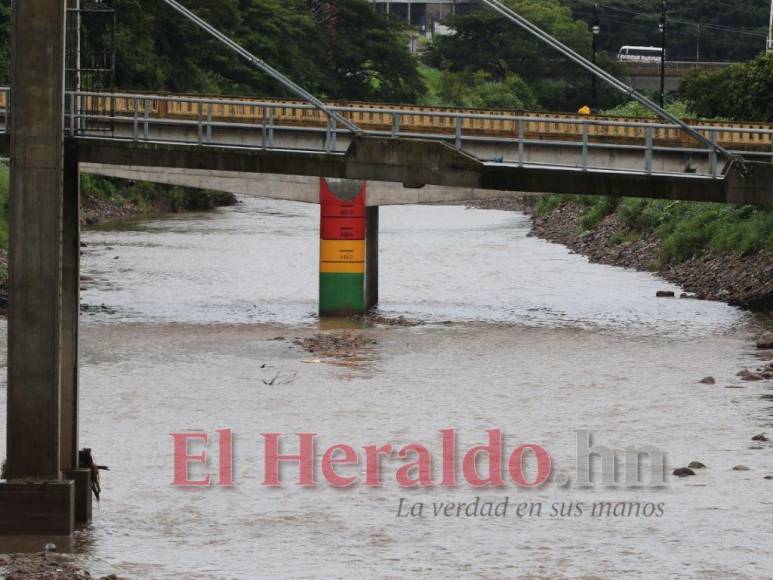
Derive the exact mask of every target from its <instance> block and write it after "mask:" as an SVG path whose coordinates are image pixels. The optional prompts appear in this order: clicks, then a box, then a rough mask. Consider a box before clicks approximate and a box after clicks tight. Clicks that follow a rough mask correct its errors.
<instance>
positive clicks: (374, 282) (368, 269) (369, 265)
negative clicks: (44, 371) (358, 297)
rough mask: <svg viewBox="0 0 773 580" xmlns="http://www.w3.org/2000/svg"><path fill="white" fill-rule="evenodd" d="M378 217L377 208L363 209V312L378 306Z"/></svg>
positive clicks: (373, 206)
mask: <svg viewBox="0 0 773 580" xmlns="http://www.w3.org/2000/svg"><path fill="white" fill-rule="evenodd" d="M378 217H379V206H377V205H372V206H367V207H366V209H365V220H366V221H365V310H370V309H371V308H374V307H375V306H376V305H378Z"/></svg>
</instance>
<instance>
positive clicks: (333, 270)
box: [319, 262, 365, 274]
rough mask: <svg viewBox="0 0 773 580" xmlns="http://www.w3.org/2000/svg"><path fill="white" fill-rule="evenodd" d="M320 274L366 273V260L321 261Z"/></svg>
mask: <svg viewBox="0 0 773 580" xmlns="http://www.w3.org/2000/svg"><path fill="white" fill-rule="evenodd" d="M319 272H320V274H364V273H365V262H320V264H319Z"/></svg>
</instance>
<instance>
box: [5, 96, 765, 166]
mask: <svg viewBox="0 0 773 580" xmlns="http://www.w3.org/2000/svg"><path fill="white" fill-rule="evenodd" d="M8 97H9V89H8V88H7V87H2V88H0V115H2V116H3V117H5V112H6V106H7V103H8V102H9V101H8ZM65 109H66V119H65V127H66V131H67V133H68V134H70V135H72V136H81V137H105V136H106V134H105V133H106V129H105V128H106V127H109V128H110V137H109V138H114V139H119V140H128V141H153V142H164V141H166V142H183V143H188V144H200V145H211V144H217V145H223V146H234V147H245V148H247V147H252V148H259V149H274V148H277V147H276V145H275V135H276V133H277V132H280V131H282V132H287V133H292V132H306V133H312V134H318V135H320V136H321V137H322V138H321V139H320V146H319V147H318V148H313V149H312V150H313V151H319V152H326V153H336V152H339V153H341V152H342V150H341V149H339V147H338V145H339V139H338V137H339V136H344V137H348V136H349V135H350V133H351V132H350V131H349V130H348V129H347V128H345V127H340V126H338V124H337V123H336V120H335V119H334V118H333V117H331V116H330V115H328V114H326V113H324V112H323V111H320V110H319V109H317V108H315V107H313V106H312V105H310V104H307V103H303V102H299V101H283V100H247V99H228V98H214V97H194V96H173V95H149V94H134V93H115V94H107V93H94V92H78V93H76V92H68V93H66V96H65ZM330 109H331V110H332V111H335V112H336V113H338V114H340V115H341V116H343V117H345V118H347V119H351V120H352V121H353V122H354V123H356V124H357V125H358V126H359V127H361V128H362V129H363V131H364V134H366V135H373V136H379V137H384V136H387V137H405V138H425V139H438V140H442V141H445V142H447V143H449V144H450V145H452V146H454V147H455V148H456V149H458V150H462V151H464V150H465V146H466V145H470V144H473V143H476V144H481V143H490V144H492V145H508V146H509V147H508V149H509V150H511V151H513V158H508V159H505V158H497V159H483V160H482V161H497V162H501V163H511V164H516V165H519V166H526V165H535V164H534V163H532V162H529V161H527V158H526V152H525V148H526V147H527V146H539V147H548V148H549V147H553V148H557V147H563V148H572V149H577V151H578V157H577V163H576V165H574V167H578V168H580V169H584V170H586V169H604V167H593V166H592V165H591V164H590V161H589V154H590V152H591V151H592V150H594V149H617V150H621V151H622V150H625V151H629V152H630V151H637V152H639V153H641V159H642V163H641V167H640V169H639V170H640V171H641V172H642V173H645V174H651V173H653V172H654V170H653V166H654V161H655V158H656V156H657V154H658V153H673V152H682V153H689V154H692V155H696V156H704V157H703V158H704V159H707V166H708V168H709V172H708V174H707V175H711V176H713V177H718V176H719V175H720V174H721V167H720V164H719V161H718V159H717V154H716V152H715V151H713V150H708V149H706V148H704V147H702V146H700V145H699V144H698V143H697V142H696V141H695V140H694V139H692V138H691V137H689V136H686V135H685V134H684V132H683V130H682V129H681V128H680V127H678V126H676V125H672V124H668V123H662V122H658V121H656V120H650V119H634V120H630V119H627V120H626V119H620V118H610V117H600V116H588V117H576V116H575V117H572V116H570V115H566V114H553V113H527V112H524V113H522V114H520V113H518V114H512V113H506V112H501V111H498V112H497V111H482V112H476V111H472V110H460V109H440V108H429V107H411V106H405V105H404V106H395V107H391V106H383V105H368V104H353V105H348V104H344V105H342V104H337V105H331V107H330ZM163 127H167V128H169V127H176V128H179V129H181V130H184V132H185V135H184V137H183V138H182V141H181V140H180V138H177V139H169V138H165V137H164V136H163V135H160V134H159V131H158V130H157V129H158V128H163ZM116 128H120V129H121V131H119V133H120V135H116V134H115V133H116V131H115V129H116ZM693 128H694V129H696V130H698V131H700V132H701V133H703V134H704V135H705V136H706V137H708V138H709V139H710V140H711V141H712V142H715V143H722V144H724V145H725V146H728V145H729V146H730V149H731V150H732V151H733V152H734V153H738V154H741V155H744V156H746V157H748V158H756V159H762V160H771V161H773V126H770V125H764V124H729V123H715V122H706V123H701V124H695V125H693ZM0 130H2V131H6V130H7V128H5V127H2V128H0ZM225 130H228V131H229V134H233V132H239V133H241V132H248V133H250V132H251V133H252V134H253V135H252V136H253V140H252V143H251V144H245V140H244V139H239V140H235V141H233V142H228V141H227V140H225V139H224V138H223V137H222V134H223V133H225ZM218 133H221V136H218ZM341 144H342V145H345V143H344V142H343V141H341ZM283 148H286V147H283ZM306 150H308V149H306ZM540 165H550V164H547V163H541V164H540ZM554 165H556V166H559V165H560V164H554ZM560 166H565V165H560Z"/></svg>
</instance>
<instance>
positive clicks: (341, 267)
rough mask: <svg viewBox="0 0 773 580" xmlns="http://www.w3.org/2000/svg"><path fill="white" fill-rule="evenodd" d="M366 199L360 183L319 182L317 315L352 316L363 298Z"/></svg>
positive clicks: (360, 308) (359, 311)
mask: <svg viewBox="0 0 773 580" xmlns="http://www.w3.org/2000/svg"><path fill="white" fill-rule="evenodd" d="M365 196H366V184H365V182H363V181H354V180H348V179H324V178H321V179H320V192H319V204H320V215H321V218H320V226H321V227H320V229H321V236H320V238H321V239H320V242H319V244H320V267H319V315H320V316H322V317H325V316H353V315H356V314H362V313H363V312H365V310H366V309H367V304H366V297H365V253H366V252H365V230H366V217H365V212H366V210H365Z"/></svg>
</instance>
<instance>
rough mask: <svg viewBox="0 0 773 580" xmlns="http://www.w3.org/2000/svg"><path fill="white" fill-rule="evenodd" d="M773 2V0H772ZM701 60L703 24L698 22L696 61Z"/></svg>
mask: <svg viewBox="0 0 773 580" xmlns="http://www.w3.org/2000/svg"><path fill="white" fill-rule="evenodd" d="M771 2H773V0H771ZM700 61H701V25H700V24H698V39H697V42H696V44H695V62H700Z"/></svg>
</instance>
